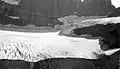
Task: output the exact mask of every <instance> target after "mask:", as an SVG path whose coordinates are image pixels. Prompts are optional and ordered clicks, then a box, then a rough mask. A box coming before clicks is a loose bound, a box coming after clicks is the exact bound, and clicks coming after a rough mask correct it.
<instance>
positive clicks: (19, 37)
mask: <svg viewBox="0 0 120 69" xmlns="http://www.w3.org/2000/svg"><path fill="white" fill-rule="evenodd" d="M58 33H59V32H49V33H28V32H26V33H25V32H15V31H4V30H0V59H13V60H16V59H19V60H25V61H30V62H37V61H39V60H44V59H47V58H67V57H71V58H87V59H97V58H98V57H97V56H96V55H95V54H93V52H94V53H98V54H99V53H100V52H102V50H101V48H100V45H99V39H86V38H77V37H67V36H60V35H58Z"/></svg>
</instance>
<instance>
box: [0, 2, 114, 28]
mask: <svg viewBox="0 0 120 69" xmlns="http://www.w3.org/2000/svg"><path fill="white" fill-rule="evenodd" d="M0 9H2V10H0V13H2V14H4V15H6V14H7V15H8V16H18V17H20V19H21V20H22V23H21V24H24V23H25V24H26V22H27V24H34V25H35V26H46V25H50V24H51V25H53V26H54V24H55V25H56V24H59V22H58V21H57V20H56V19H57V18H58V17H61V16H67V15H71V14H76V15H78V16H105V15H107V14H109V13H112V12H113V11H115V7H114V6H113V5H112V4H111V0H84V1H83V2H82V1H81V0H52V1H45V0H29V1H27V0H26V1H24V0H22V1H21V3H20V4H19V5H11V4H6V3H2V1H0ZM3 11H5V12H3Z"/></svg>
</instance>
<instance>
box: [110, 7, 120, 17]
mask: <svg viewBox="0 0 120 69" xmlns="http://www.w3.org/2000/svg"><path fill="white" fill-rule="evenodd" d="M118 16H120V7H119V8H116V11H114V12H112V13H110V14H108V17H118Z"/></svg>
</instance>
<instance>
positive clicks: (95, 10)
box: [78, 0, 115, 16]
mask: <svg viewBox="0 0 120 69" xmlns="http://www.w3.org/2000/svg"><path fill="white" fill-rule="evenodd" d="M82 5H83V6H80V9H81V10H79V11H78V12H79V14H81V15H84V16H103V15H107V14H108V13H111V12H113V11H114V10H115V7H114V6H113V5H112V4H111V0H84V1H83V3H82Z"/></svg>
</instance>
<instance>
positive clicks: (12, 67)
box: [0, 59, 30, 69]
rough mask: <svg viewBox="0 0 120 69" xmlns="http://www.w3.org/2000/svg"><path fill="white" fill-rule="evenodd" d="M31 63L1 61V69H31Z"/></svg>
mask: <svg viewBox="0 0 120 69" xmlns="http://www.w3.org/2000/svg"><path fill="white" fill-rule="evenodd" d="M29 67H30V64H29V62H25V61H22V60H8V59H3V60H0V68H1V69H30V68H29Z"/></svg>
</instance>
